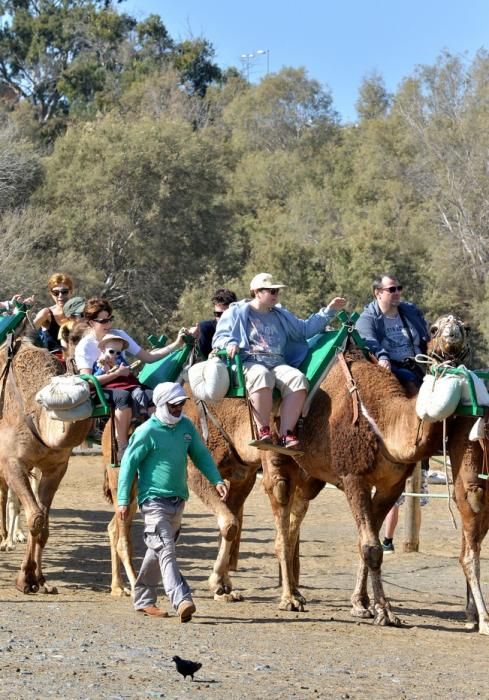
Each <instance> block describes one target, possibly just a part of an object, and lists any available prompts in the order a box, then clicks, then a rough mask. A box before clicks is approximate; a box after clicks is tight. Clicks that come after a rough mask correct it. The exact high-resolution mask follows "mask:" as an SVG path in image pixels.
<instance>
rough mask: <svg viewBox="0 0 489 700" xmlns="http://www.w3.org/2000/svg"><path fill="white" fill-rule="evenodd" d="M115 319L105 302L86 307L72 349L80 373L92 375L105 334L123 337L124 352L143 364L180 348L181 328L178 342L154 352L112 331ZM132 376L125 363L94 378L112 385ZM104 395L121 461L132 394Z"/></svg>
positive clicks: (115, 391) (91, 301)
mask: <svg viewBox="0 0 489 700" xmlns="http://www.w3.org/2000/svg"><path fill="white" fill-rule="evenodd" d="M113 320H114V317H113V315H112V306H111V304H110V302H109V301H107V299H100V298H93V299H89V300H88V301H87V302H86V304H85V310H84V320H83V321H81V322H80V324H85V325H86V332H85V334H84V335H83V337H82V338H81V340H80V341H79V342H78V344H77V346H76V349H75V364H76V367H77V369H78V371H79V372H80V374H93V371H94V369H93V368H94V366H95V365H96V363H97V361H98V358H99V355H100V348H99V343H100V342H101V341H102V340H103V338H104V336H105V335H106V334H109V333H110V335H117V336H119V337H120V338H122V339H123V340H124V341H125V343H126V347H127V351H128V352H129V353H130V354H131V355H133V356H134V357H136V358H137V359H138V360H141V361H142V362H156V360H160V359H161V358H162V357H166V356H167V355H169V354H170V353H171V352H173V351H174V350H176V349H177V348H178V347H180V346H181V345H183V343H184V342H185V341H184V336H185V333H186V331H185V329H182V330H181V331H180V332H179V334H178V337H177V339H176V340H175V341H174V342H173V343H170V345H166V346H165V347H164V348H156V349H155V350H150V351H148V350H144V349H143V348H142V347H141V346H140V345H138V343H136V341H135V340H134V339H133V338H131V336H130V335H129V334H128V333H126V332H125V331H123V330H120V329H117V330H115V329H114V328H112V322H113ZM130 374H131V369H130V368H129V367H128V366H127V365H126V364H121V365H120V366H119V367H118V368H117V369H116V370H115V371H111V372H110V373H107V374H100V375H98V376H97V379H98V380H99V382H100V384H101V385H102V386H105V385H106V384H110V383H113V382H114V380H116V379H118V378H122V377H127V376H128V375H130ZM107 393H108V394H109V396H110V398H111V399H112V401H113V402H114V405H115V414H114V416H115V420H114V422H115V432H116V438H117V445H118V459H119V460H120V459H121V458H122V455H123V453H124V450H125V448H126V447H127V442H128V434H129V426H130V424H131V419H132V415H133V410H132V408H133V406H132V400H131V393H130V391H128V390H126V389H120V388H119V389H118V388H111V389H107Z"/></svg>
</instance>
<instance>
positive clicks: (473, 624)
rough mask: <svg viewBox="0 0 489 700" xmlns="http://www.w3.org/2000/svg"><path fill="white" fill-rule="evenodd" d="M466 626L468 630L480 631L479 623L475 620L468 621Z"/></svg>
mask: <svg viewBox="0 0 489 700" xmlns="http://www.w3.org/2000/svg"><path fill="white" fill-rule="evenodd" d="M464 628H465V629H466V630H467V632H478V631H479V623H478V622H475V621H471V622H466V623H465V625H464Z"/></svg>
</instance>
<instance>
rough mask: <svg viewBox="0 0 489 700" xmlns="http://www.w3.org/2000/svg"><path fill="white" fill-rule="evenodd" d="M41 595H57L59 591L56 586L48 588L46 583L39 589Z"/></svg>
mask: <svg viewBox="0 0 489 700" xmlns="http://www.w3.org/2000/svg"><path fill="white" fill-rule="evenodd" d="M39 593H46V594H47V595H57V593H58V589H57V588H56V586H48V585H47V584H46V583H44V584H43V585H42V586H41V587H40V588H39Z"/></svg>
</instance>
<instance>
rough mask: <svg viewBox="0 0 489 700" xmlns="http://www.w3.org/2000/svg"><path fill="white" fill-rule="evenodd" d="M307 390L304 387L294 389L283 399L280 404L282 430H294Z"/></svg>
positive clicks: (284, 433) (283, 432)
mask: <svg viewBox="0 0 489 700" xmlns="http://www.w3.org/2000/svg"><path fill="white" fill-rule="evenodd" d="M306 396H307V392H306V391H305V390H303V389H301V390H300V391H294V392H293V393H292V394H288V395H287V396H285V397H284V398H283V399H282V403H281V405H280V432H281V433H282V435H286V434H287V430H290V431H291V432H294V429H295V426H296V424H297V421H298V420H299V416H300V415H301V412H302V408H303V406H304V401H305V400H306Z"/></svg>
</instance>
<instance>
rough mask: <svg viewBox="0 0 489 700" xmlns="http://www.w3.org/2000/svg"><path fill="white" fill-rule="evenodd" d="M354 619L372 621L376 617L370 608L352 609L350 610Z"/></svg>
mask: <svg viewBox="0 0 489 700" xmlns="http://www.w3.org/2000/svg"><path fill="white" fill-rule="evenodd" d="M350 615H351V616H352V617H359V618H360V619H361V620H371V619H372V617H373V616H374V614H373V612H372V611H371V610H369V609H368V608H352V609H351V610H350Z"/></svg>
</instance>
